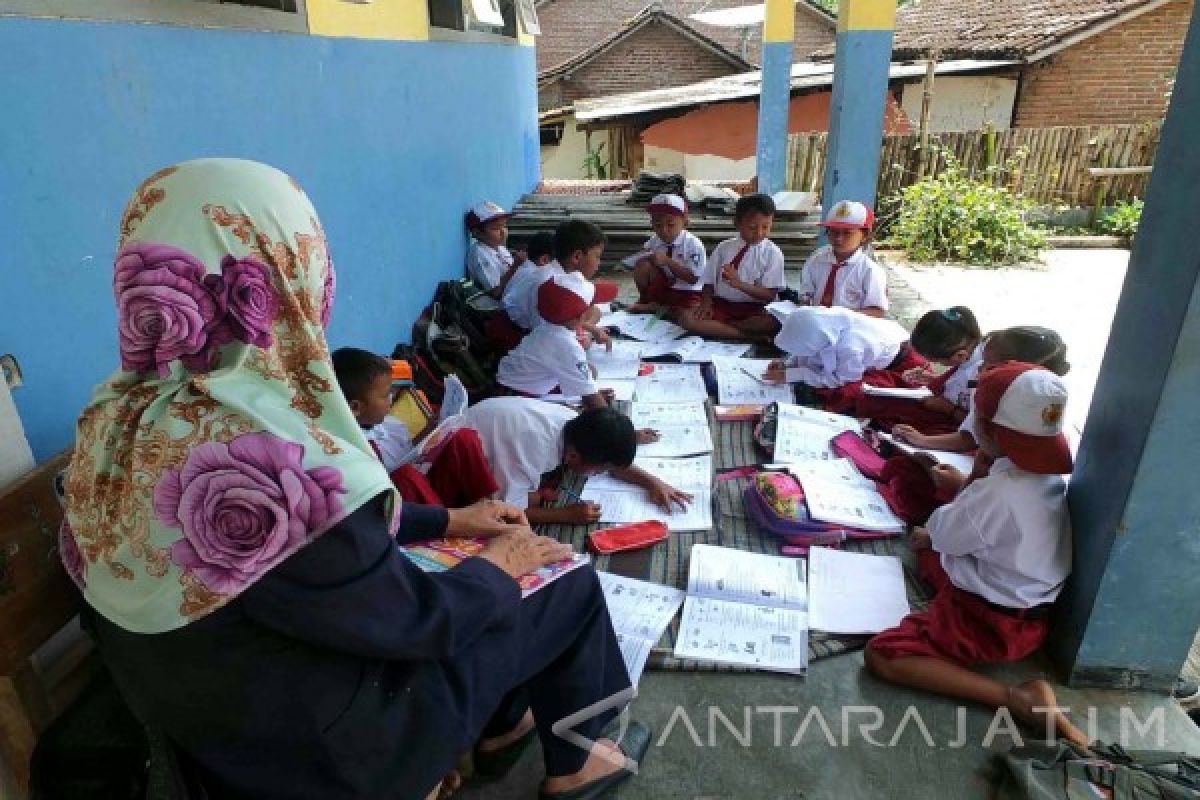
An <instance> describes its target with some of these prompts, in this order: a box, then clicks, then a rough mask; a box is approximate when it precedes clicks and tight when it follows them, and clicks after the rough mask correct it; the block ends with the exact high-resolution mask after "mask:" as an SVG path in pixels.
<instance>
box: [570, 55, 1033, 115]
mask: <svg viewBox="0 0 1200 800" xmlns="http://www.w3.org/2000/svg"><path fill="white" fill-rule="evenodd" d="M1016 63H1017V62H1016V61H1013V60H993V61H973V60H964V61H944V62H942V63H940V64H938V67H937V74H938V75H949V74H953V73H961V72H983V71H986V70H991V69H997V68H1000V67H1006V66H1011V65H1013V64H1016ZM924 74H925V65H924V64H923V63H918V64H893V65H892V68H891V70H890V73H889V75H890V77H891V78H893V79H898V78H913V77H919V76H922V75H924ZM832 84H833V64H831V63H821V64H817V63H811V62H805V63H802V64H793V65H792V91H796V90H800V89H816V88H821V87H824V86H830V85H832ZM761 89H762V72H761V71H760V70H756V71H754V72H743V73H740V74H738V75H727V76H725V77H722V78H712V79H710V80H707V81H701V82H699V83H692V84H689V85H687V86H674V87H671V88H669V89H650V90H647V91H642V92H629V93H627V94H617V95H609V96H608V97H594V98H587V99H584V100H576V101H575V118H576V119H578V120H579V121H580V122H599V121H601V120H608V119H618V118H620V117H630V116H636V115H638V114H647V113H651V112H656V111H666V110H670V109H673V108H690V107H693V106H701V105H707V104H709V103H722V102H728V101H730V100H744V99H747V98H753V97H758V94H759V92H760V91H761Z"/></svg>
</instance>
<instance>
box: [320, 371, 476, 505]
mask: <svg viewBox="0 0 1200 800" xmlns="http://www.w3.org/2000/svg"><path fill="white" fill-rule="evenodd" d="M332 358H333V371H334V374H335V376H336V377H337V382H338V386H339V387H340V388H341V390H342V395H343V396H344V397H345V398H346V402H347V404H348V405H349V406H350V411H351V412H352V413H353V414H354V419H355V420H357V421H358V424H359V425H360V426H361V427H362V429H363V430H364V431H365V432H366V435H367V440H368V441H370V442H371V446H372V447H373V448H374V449H375V454H376V455H378V456H379V458H380V460H381V461H383V465H384V467H385V468H386V469H387V470H388V473H389V474H390V475H391V478H392V483H394V484H395V485H396V488H397V489H398V490H399V491H400V496H401V497H403V498H404V499H405V500H407V501H408V502H410V503H423V504H425V505H435V506H442V507H444V508H464V507H466V506H469V505H471V504H473V503H475V502H477V501H479V500H483V499H485V498H488V497H491V496H493V495H494V494H496V492H497V491H498V490H499V485H498V484H497V483H496V479H495V477H493V475H492V471H491V467H490V466H489V465H488V461H487V457H486V456H485V455H484V452H483V445H482V443H481V442H480V440H479V434H477V433H476V432H475V431H473V430H470V429H469V428H463V429H460V430H457V431H455V432H454V433H452V434H451V435H450V437H449V438H448V439H447V440H446V442H445V444H444V445H442V446H441V447H440V448H439V452H438V455H437V457H436V458H434V460H433V463H432V464H430V465H429V471H428V472H425V473H422V472H421V471H420V470H419V469H417V468H416V467H415V466H413V465H412V464H407V463H403V461H404V457H405V456H406V455H407V454H408V453H409V452H410V451H411V450H412V449H413V446H414V445H413V443H412V438H411V436H410V435H409V431H408V429H407V428H406V427H405V425H404V423H403V422H401V421H400V420H398V419H396V418H395V417H392V416H389V415H388V411H390V410H391V407H392V365H391V362H389V361H388V360H387V359H386V358H383V357H382V356H378V355H376V354H375V353H371V352H368V351H366V350H360V349H358V348H356V347H343V348H341V349H339V350H335V351H334V352H333V356H332Z"/></svg>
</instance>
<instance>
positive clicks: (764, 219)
mask: <svg viewBox="0 0 1200 800" xmlns="http://www.w3.org/2000/svg"><path fill="white" fill-rule="evenodd" d="M774 219H775V201H773V200H772V199H771V198H770V196H768V195H765V194H748V195H745V196H744V197H741V198H739V199H738V201H737V205H736V206H735V207H734V212H733V227H734V228H736V229H737V232H738V235H737V237H735V238H733V239H726V240H725V241H723V242H721V243H720V244H719V245H717V247H716V249H714V250H713V252H712V256H711V257H710V258H709V259H708V266H707V270H706V272H705V276H704V289H703V290H702V292H701V296H700V305H698V306H697V307H696V308H693V309H688V310H684V311H681V312H680V314H679V324H680V325H682V326H683V327H684V328H686V329H687V330H689V331H691V332H692V333H695V334H699V335H700V336H711V337H714V338H718V339H740V340H743V341H754V340H756V339H761V338H763V337H766V336H771V335H773V334H774V333H775V332H776V331H778V330H779V323H778V322H777V321H776V320H775V318H774V317H772V316H771V315H770V314H768V313H767V311H766V309H765V306H766V305H767V304H768V303H771V302H773V301H774V300H775V299H776V297H777V296H778V294H779V290H780V289H783V288H784V287H785V286H786V283H785V281H784V275H783V251H781V250H780V249H779V247H778V246H777V245H776V244H775V243H774V242H772V241H771V240H770V239H768V238H767V237H768V236H769V235H770V234H771V224H772V223H773V222H774Z"/></svg>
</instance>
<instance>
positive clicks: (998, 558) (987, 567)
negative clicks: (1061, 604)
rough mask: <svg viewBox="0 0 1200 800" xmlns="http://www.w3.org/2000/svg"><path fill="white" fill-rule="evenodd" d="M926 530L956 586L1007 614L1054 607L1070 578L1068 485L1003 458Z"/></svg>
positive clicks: (941, 510) (932, 519) (940, 512)
mask: <svg viewBox="0 0 1200 800" xmlns="http://www.w3.org/2000/svg"><path fill="white" fill-rule="evenodd" d="M927 529H928V531H929V536H930V539H931V541H932V542H933V548H934V549H935V550H937V551H938V552H939V553H941V554H942V567H943V568H945V570H946V574H947V575H949V576H950V581H951V582H952V583H953V584H954V585H955V586H957V587H958V588H960V589H963V590H965V591H968V592H971V593H973V594H977V595H979V596H980V597H982V598H983V599H984V600H989V601H991V602H993V603H996V604H998V605H1002V606H1007V607H1008V608H1032V607H1034V606H1038V605H1041V604H1043V603H1050V602H1053V601H1054V599H1055V598H1056V597H1058V593H1059V591H1060V590H1061V589H1062V585H1063V581H1065V580H1066V579H1067V575H1069V574H1070V572H1071V520H1070V517H1069V515H1068V513H1067V482H1066V481H1065V480H1064V479H1063V477H1062V476H1061V475H1038V474H1036V473H1033V472H1026V471H1025V470H1023V469H1021V468H1020V467H1018V466H1017V465H1016V464H1014V463H1013V462H1012V461H1011V460H1009V459H1007V458H1000V459H997V460H996V463H995V464H993V465H992V470H991V472H990V473H989V475H988V476H987V477H986V478H980V479H979V480H977V481H975V482H974V483H972V484H971V485H970V486H968V487H967V488H965V489H963V491H962V493H961V494H959V496H958V497H956V498H955V499H954V501H953V502H952V503H950V504H949V505H946V506H942V507H941V508H939V509H937V510H936V511H934V512H933V516H931V517H930V518H929V523H928V525H927Z"/></svg>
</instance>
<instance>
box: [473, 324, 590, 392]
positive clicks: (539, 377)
mask: <svg viewBox="0 0 1200 800" xmlns="http://www.w3.org/2000/svg"><path fill="white" fill-rule="evenodd" d="M496 382H497V383H499V384H500V385H501V386H507V387H508V388H510V389H515V390H517V391H518V392H525V393H526V394H531V395H534V396H535V397H542V396H544V395H547V394H550V393H551V392H554V391H556V390H557V391H560V392H562V393H563V394H565V395H567V396H568V397H576V396H587V395H589V394H595V393H596V392H598V391H600V390H599V389H597V388H596V382H595V381H594V380H593V379H592V370H591V367H590V366H589V365H588V360H587V354H586V353H584V351H583V346H582V345H581V344H580V343H579V337H577V336H576V335H575V331H574V330H573V329H571V328H565V327H563V326H562V325H550V324H546V325H539V326H537V327H536V328H534V329H533V332H532V333H530V334H529V335H528V336H526V337H525V338H524V339H522V340H521V343H520V344H519V345H517V346H516V348H514V349H513V350H512V352H510V353H509V354H508V355H506V356H505V357H504V358H502V359H500V364H499V366H498V367H497V368H496Z"/></svg>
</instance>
